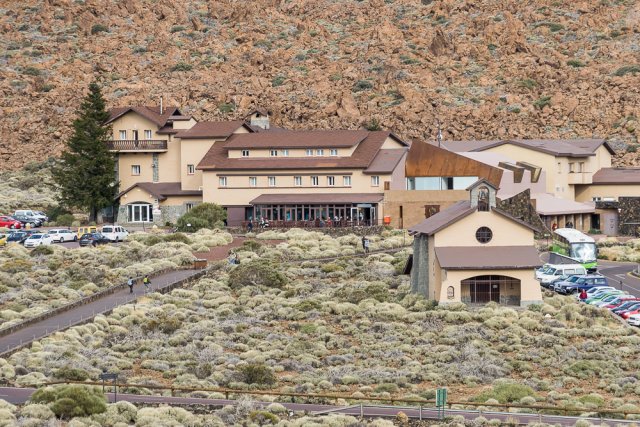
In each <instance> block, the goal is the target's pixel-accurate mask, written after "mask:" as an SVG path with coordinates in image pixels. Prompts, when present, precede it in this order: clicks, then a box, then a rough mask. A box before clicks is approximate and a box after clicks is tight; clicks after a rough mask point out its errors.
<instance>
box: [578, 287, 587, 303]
mask: <svg viewBox="0 0 640 427" xmlns="http://www.w3.org/2000/svg"><path fill="white" fill-rule="evenodd" d="M587 297H588V295H587V291H586V290H585V289H582V290H581V291H580V301H583V302H584V301H585V300H586V299H587Z"/></svg>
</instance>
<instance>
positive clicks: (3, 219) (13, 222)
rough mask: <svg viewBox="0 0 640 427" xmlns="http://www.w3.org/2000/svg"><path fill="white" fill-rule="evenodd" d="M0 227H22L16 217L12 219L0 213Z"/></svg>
mask: <svg viewBox="0 0 640 427" xmlns="http://www.w3.org/2000/svg"><path fill="white" fill-rule="evenodd" d="M0 227H4V228H10V229H12V230H13V229H17V228H22V223H21V222H20V221H18V220H17V219H13V218H11V217H10V216H6V215H2V216H0Z"/></svg>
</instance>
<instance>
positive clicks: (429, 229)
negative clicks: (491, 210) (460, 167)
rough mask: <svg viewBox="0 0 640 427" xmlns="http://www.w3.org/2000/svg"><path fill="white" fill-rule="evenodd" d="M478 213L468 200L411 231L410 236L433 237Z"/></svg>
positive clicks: (452, 206)
mask: <svg viewBox="0 0 640 427" xmlns="http://www.w3.org/2000/svg"><path fill="white" fill-rule="evenodd" d="M475 211H476V208H472V207H471V203H470V202H469V201H468V200H462V201H460V202H457V203H454V204H453V205H451V206H449V207H448V208H446V209H444V210H442V211H440V212H438V213H437V214H435V215H433V216H430V217H429V218H427V219H425V220H424V221H422V222H421V223H419V224H416V225H414V226H413V227H412V228H410V229H409V233H410V234H426V235H432V234H435V233H437V232H438V231H440V230H442V229H443V228H446V227H448V226H450V225H451V224H453V223H456V222H458V221H459V220H461V219H462V218H464V217H466V216H467V215H470V214H472V213H473V212H475Z"/></svg>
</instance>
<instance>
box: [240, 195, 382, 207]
mask: <svg viewBox="0 0 640 427" xmlns="http://www.w3.org/2000/svg"><path fill="white" fill-rule="evenodd" d="M383 198H384V194H376V193H307V194H262V195H260V196H258V197H256V198H255V199H253V200H252V201H250V202H249V203H250V204H252V205H285V204H286V205H327V204H347V203H379V202H381V201H382V199H383Z"/></svg>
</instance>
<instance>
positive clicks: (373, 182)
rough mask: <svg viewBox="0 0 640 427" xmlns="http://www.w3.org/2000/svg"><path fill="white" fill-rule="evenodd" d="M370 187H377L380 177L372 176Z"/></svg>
mask: <svg viewBox="0 0 640 427" xmlns="http://www.w3.org/2000/svg"><path fill="white" fill-rule="evenodd" d="M371 186H372V187H379V186H380V177H379V176H378V175H373V176H372V177H371Z"/></svg>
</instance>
